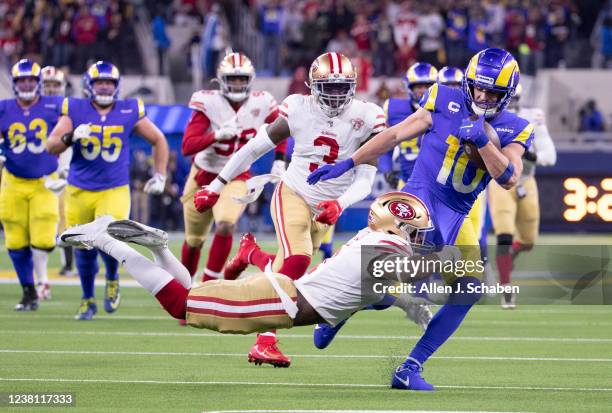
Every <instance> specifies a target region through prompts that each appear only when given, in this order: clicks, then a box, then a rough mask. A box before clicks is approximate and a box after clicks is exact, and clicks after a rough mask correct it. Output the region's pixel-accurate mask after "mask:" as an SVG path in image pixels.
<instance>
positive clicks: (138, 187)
mask: <svg viewBox="0 0 612 413" xmlns="http://www.w3.org/2000/svg"><path fill="white" fill-rule="evenodd" d="M150 178H151V168H150V166H149V163H148V161H147V154H146V153H145V152H144V151H143V150H142V149H137V150H135V151H134V160H133V162H131V163H130V189H131V191H132V195H131V197H132V207H131V215H132V219H134V220H136V221H138V222H144V223H148V222H149V195H148V194H146V193H145V192H144V191H143V189H144V185H145V183H146V182H147V181H148V180H149V179H150Z"/></svg>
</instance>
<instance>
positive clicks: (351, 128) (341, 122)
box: [279, 95, 385, 212]
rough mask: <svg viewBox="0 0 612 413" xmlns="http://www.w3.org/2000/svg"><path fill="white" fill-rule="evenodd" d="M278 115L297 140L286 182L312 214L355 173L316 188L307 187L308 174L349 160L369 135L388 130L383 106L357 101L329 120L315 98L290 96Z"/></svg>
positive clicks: (343, 186)
mask: <svg viewBox="0 0 612 413" xmlns="http://www.w3.org/2000/svg"><path fill="white" fill-rule="evenodd" d="M279 115H280V116H283V117H285V118H286V119H287V122H288V124H289V129H290V131H291V136H292V137H293V139H294V141H295V146H294V148H293V155H292V156H291V163H290V164H289V167H288V168H287V171H286V172H285V174H284V175H283V181H284V182H285V183H286V184H287V185H289V187H290V188H291V189H293V190H294V191H295V192H296V193H297V194H299V195H300V196H301V197H302V198H304V200H305V201H306V203H308V205H310V207H311V209H312V210H313V212H315V211H316V206H317V204H318V203H319V202H321V201H327V200H330V199H337V198H338V197H340V196H341V195H342V194H343V193H344V192H345V191H346V189H347V188H348V186H349V185H350V184H351V183H352V182H353V178H354V174H355V173H354V171H353V170H351V171H349V172H347V173H345V174H344V175H342V176H340V177H338V178H336V179H331V180H329V181H324V182H321V181H320V182H318V183H317V184H316V185H308V182H306V178H307V177H308V175H309V174H310V173H311V172H312V171H314V170H315V169H317V168H318V167H319V166H322V165H325V164H329V163H337V162H339V161H343V160H345V159H347V158H349V157H350V156H351V155H352V154H353V153H355V151H357V149H358V148H359V147H360V146H361V145H362V144H363V143H364V142H365V141H366V140H367V139H368V138H369V137H370V135H372V134H373V133H378V132H380V131H382V130H383V129H384V128H385V114H384V112H383V110H382V109H381V108H380V106H378V105H375V104H374V103H369V102H363V101H361V100H357V99H353V101H352V102H351V104H350V105H349V107H348V108H347V109H346V110H345V111H344V112H343V113H342V114H341V115H340V116H337V117H334V118H330V117H328V116H327V115H326V114H325V113H323V111H322V110H321V108H320V107H319V105H318V104H317V102H316V101H315V98H314V97H313V96H311V95H308V96H306V95H290V96H288V97H287V98H285V100H284V101H283V103H282V104H281V106H280V107H279Z"/></svg>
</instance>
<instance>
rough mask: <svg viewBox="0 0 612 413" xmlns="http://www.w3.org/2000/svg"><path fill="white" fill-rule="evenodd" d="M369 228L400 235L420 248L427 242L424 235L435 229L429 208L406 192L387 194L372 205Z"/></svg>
mask: <svg viewBox="0 0 612 413" xmlns="http://www.w3.org/2000/svg"><path fill="white" fill-rule="evenodd" d="M368 227H369V228H370V229H372V230H374V231H382V232H385V233H387V234H395V235H398V236H400V237H402V238H404V239H406V240H409V241H410V243H411V244H412V245H415V246H419V247H420V246H422V245H423V244H424V242H425V237H424V233H425V232H429V231H431V230H433V229H434V226H433V223H432V222H431V217H430V215H429V210H428V209H427V206H426V205H425V204H424V203H423V201H421V200H420V199H419V198H417V197H416V196H414V195H411V194H408V193H406V192H387V193H386V194H383V195H381V196H379V197H378V198H376V199H375V200H374V202H372V205H370V213H369V215H368Z"/></svg>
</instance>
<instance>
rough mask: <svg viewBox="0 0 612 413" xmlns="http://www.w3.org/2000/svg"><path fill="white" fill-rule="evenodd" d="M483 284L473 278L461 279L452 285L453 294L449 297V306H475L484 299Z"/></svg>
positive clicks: (465, 277)
mask: <svg viewBox="0 0 612 413" xmlns="http://www.w3.org/2000/svg"><path fill="white" fill-rule="evenodd" d="M481 286H482V282H481V281H480V280H479V279H478V278H476V277H472V276H467V275H466V276H464V277H459V278H457V280H456V281H455V282H454V283H453V284H452V287H453V292H452V293H451V294H450V295H449V297H448V304H452V305H474V304H476V303H477V302H478V300H480V297H482V291H481Z"/></svg>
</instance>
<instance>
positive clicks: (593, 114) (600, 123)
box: [578, 99, 605, 132]
mask: <svg viewBox="0 0 612 413" xmlns="http://www.w3.org/2000/svg"><path fill="white" fill-rule="evenodd" d="M578 115H579V118H580V127H579V129H578V131H579V132H604V131H605V125H604V119H603V115H602V114H601V111H600V110H599V109H598V108H597V104H596V103H595V101H594V100H592V99H591V100H589V101H587V103H585V105H584V106H583V107H582V108H581V109H580V111H579V112H578Z"/></svg>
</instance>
